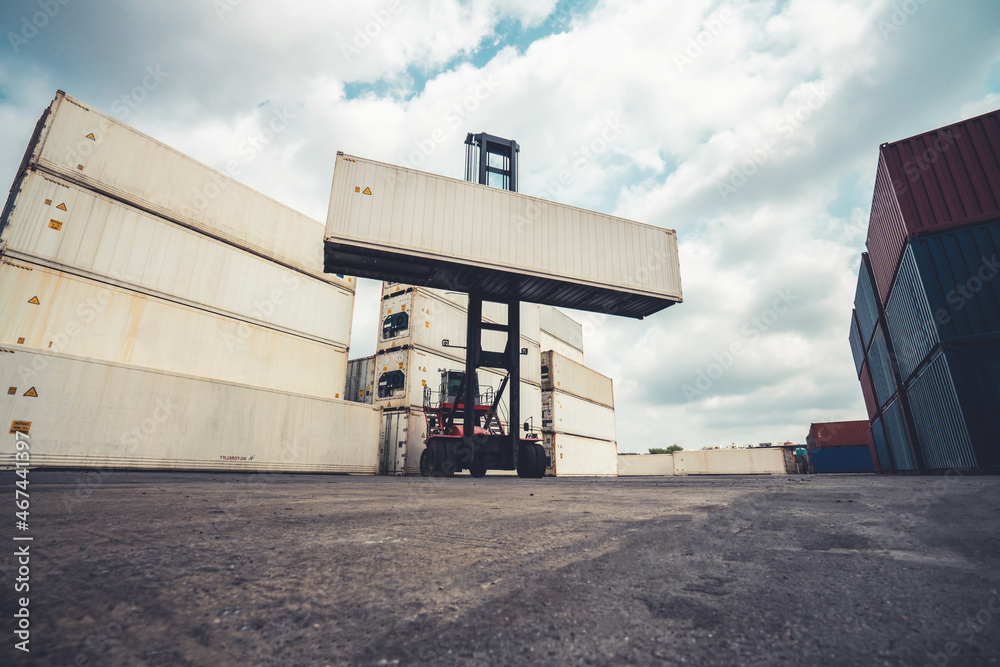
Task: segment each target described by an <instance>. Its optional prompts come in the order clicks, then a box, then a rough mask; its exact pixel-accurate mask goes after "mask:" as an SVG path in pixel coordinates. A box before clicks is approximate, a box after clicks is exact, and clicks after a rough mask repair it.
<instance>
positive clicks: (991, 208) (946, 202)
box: [880, 110, 1000, 235]
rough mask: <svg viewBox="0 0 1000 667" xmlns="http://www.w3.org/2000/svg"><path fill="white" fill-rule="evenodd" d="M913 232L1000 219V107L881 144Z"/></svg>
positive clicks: (897, 198)
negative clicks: (964, 119)
mask: <svg viewBox="0 0 1000 667" xmlns="http://www.w3.org/2000/svg"><path fill="white" fill-rule="evenodd" d="M880 153H881V155H882V157H883V158H884V159H885V162H886V165H887V166H888V171H889V176H890V177H891V180H892V183H893V185H894V190H895V196H896V200H897V201H898V202H899V208H900V211H901V212H902V214H903V221H904V222H905V224H906V229H907V232H908V233H909V234H910V235H916V234H921V233H925V232H935V231H941V230H942V229H946V228H953V227H960V226H962V225H968V224H972V223H976V222H981V221H983V220H986V219H989V218H995V217H1000V110H998V111H993V112H990V113H988V114H985V115H982V116H978V117H976V118H972V119H969V120H966V121H962V122H959V123H955V124H954V125H949V126H947V127H943V128H940V129H937V130H933V131H931V132H926V133H924V134H920V135H917V136H915V137H910V138H909V139H903V140H902V141H896V142H893V143H890V144H883V145H882V147H881V151H880Z"/></svg>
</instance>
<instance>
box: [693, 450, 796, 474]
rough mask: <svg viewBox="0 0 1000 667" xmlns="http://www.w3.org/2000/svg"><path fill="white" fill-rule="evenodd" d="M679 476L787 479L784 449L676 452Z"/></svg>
mask: <svg viewBox="0 0 1000 667" xmlns="http://www.w3.org/2000/svg"><path fill="white" fill-rule="evenodd" d="M674 474H676V475H784V474H786V472H785V457H784V454H782V452H781V450H780V449H763V448H762V449H719V450H699V451H693V452H688V451H681V452H674Z"/></svg>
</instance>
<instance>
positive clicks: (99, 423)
mask: <svg viewBox="0 0 1000 667" xmlns="http://www.w3.org/2000/svg"><path fill="white" fill-rule="evenodd" d="M13 350H14V353H13V354H0V378H2V381H3V382H4V383H5V384H6V385H8V386H10V387H15V388H16V390H17V391H16V392H15V393H14V394H12V395H10V396H8V398H7V400H6V401H4V402H3V403H2V405H0V423H2V424H3V426H4V428H7V427H8V425H10V429H11V430H13V429H15V428H18V429H20V430H22V431H27V433H28V439H29V442H30V447H31V449H30V452H31V463H32V465H34V466H60V467H62V466H65V467H81V466H83V467H103V468H155V469H168V470H187V469H191V470H226V471H239V472H250V471H282V472H339V473H361V474H373V473H374V472H375V470H376V465H377V456H378V433H379V416H378V411H377V410H375V409H373V408H372V407H371V406H367V405H361V404H359V403H348V402H346V401H337V400H327V399H322V398H314V397H308V396H301V395H296V394H289V393H283V392H277V391H270V390H265V389H256V388H252V387H244V386H239V385H233V384H228V383H224V382H215V381H209V380H200V379H195V378H189V377H183V376H179V375H173V374H169V373H162V372H157V371H147V370H142V369H138V368H128V367H125V366H121V365H118V364H110V363H105V362H96V361H87V360H83V359H73V358H69V357H65V356H63V355H60V354H55V353H51V352H49V351H47V350H45V351H27V350H24V349H23V348H22V347H20V346H15V347H14V348H13ZM31 390H34V391H33V392H31ZM29 392H30V393H29ZM26 394H27V395H26ZM14 442H15V439H14V437H13V436H10V437H4V438H3V442H2V443H0V465H4V466H10V465H12V464H13V463H14V451H15V445H14Z"/></svg>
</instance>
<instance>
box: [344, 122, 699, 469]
mask: <svg viewBox="0 0 1000 667" xmlns="http://www.w3.org/2000/svg"><path fill="white" fill-rule="evenodd" d="M466 145H467V161H466V176H467V178H468V179H469V180H470V181H471V180H473V179H474V180H476V181H478V182H477V183H473V182H467V181H460V180H457V179H453V178H446V177H444V176H437V175H434V174H428V173H425V172H420V171H416V170H414V169H408V168H406V167H398V166H393V165H389V164H385V163H382V162H375V161H373V160H366V159H364V158H360V157H354V156H349V155H345V154H344V153H341V152H338V153H337V161H336V166H335V168H334V173H333V186H332V189H331V193H330V209H329V211H328V214H327V223H326V235H325V237H324V241H325V251H324V270H325V271H326V272H327V273H338V274H347V275H355V276H361V277H365V278H372V279H376V280H386V281H395V282H406V283H411V284H414V285H418V286H424V287H434V288H438V289H443V290H451V291H458V292H467V293H468V294H469V305H468V322H467V335H466V360H465V373H464V376H463V378H476V377H477V369H479V368H497V369H503V370H506V371H507V373H508V380H509V382H508V383H507V386H508V388H509V390H510V397H509V400H508V405H509V406H510V419H509V423H510V427H509V429H507V430H506V431H503V430H502V429H500V430H499V431H500V432H496V433H494V432H491V431H490V429H489V428H488V422H487V426H485V427H484V426H483V424H481V423H480V420H481V419H483V418H484V414H482V413H483V412H484V411H483V410H480V409H478V408H477V406H478V405H480V404H481V403H480V401H478V400H477V395H476V382H474V381H469V382H464V381H461V389H460V390H459V391H458V395H457V396H456V397H455V399H454V401H453V403H452V404H451V406H450V409H449V415H448V427H449V434H455V435H461V438H451V439H450V440H451V441H450V442H448V444H447V446H435V447H433V448H429V449H428V451H427V456H428V459H427V460H426V461H425V464H426V465H422V466H421V468H422V471H425V474H431V473H433V474H444V475H450V474H453V473H454V472H457V471H460V470H463V469H468V470H471V471H474V472H475V473H476V474H477V475H479V474H485V472H486V470H489V469H495V470H517V471H518V474H519V475H520V476H522V477H537V476H539V475H538V470H539V469H541V470H542V471H544V469H545V466H544V465H541V462H540V461H539V457H540V456H544V455H540V454H539V453H538V449H541V447H540V446H539V445H538V443H537V440H536V439H534V438H532V439H522V438H521V434H520V431H521V424H520V413H519V402H520V396H519V392H520V385H521V382H520V355H521V354H522V352H523V351H522V350H520V349H519V347H520V345H519V341H520V339H521V337H520V317H519V313H520V302H521V301H522V300H523V301H528V302H532V303H538V304H541V305H549V306H562V307H567V308H576V309H579V310H588V311H593V312H599V313H606V314H609V315H621V316H625V317H634V318H638V319H642V318H643V317H646V316H648V315H652V314H653V313H656V312H658V311H660V310H663V309H664V308H667V307H669V306H671V305H673V304H675V303H680V302H681V301H682V297H681V280H680V264H679V261H678V256H677V233H676V232H675V231H673V230H669V229H663V228H660V227H654V226H651V225H646V224H642V223H638V222H633V221H631V220H625V219H623V218H617V217H613V216H609V215H604V214H601V213H595V212H593V211H587V210H584V209H579V208H575V207H572V206H567V205H564V204H559V203H556V202H552V201H548V200H544V199H538V198H535V197H528V196H525V195H522V194H518V193H517V192H516V188H517V157H518V152H519V150H520V149H519V147H518V145H517V143H516V142H514V141H510V140H506V139H501V138H499V137H494V136H492V135H488V134H485V133H483V134H477V135H472V134H470V135H469V136H468V138H467V139H466ZM493 183H497V184H499V185H500V186H501V187H502V188H503V189H501V188H494V187H489V185H488V184H493ZM484 301H487V302H491V301H492V302H496V303H502V304H506V306H507V313H508V316H507V323H506V324H504V325H501V324H495V323H490V322H484V321H483V317H482V314H483V302H484ZM484 330H486V331H498V332H501V333H504V334H506V336H507V343H506V347H505V349H504V350H503V351H496V350H492V351H491V350H487V349H484V345H483V336H482V332H483V331H484ZM501 391H502V390H501ZM459 416H461V419H462V424H461V426H460V427H459V428H455V427H456V424H457V419H458V417H459ZM486 416H487V417H488V416H489V415H488V413H486ZM465 425H470V426H472V428H465ZM524 428H525V430H529V425H527V424H525V426H524ZM439 444H440V443H439ZM543 451H544V450H543Z"/></svg>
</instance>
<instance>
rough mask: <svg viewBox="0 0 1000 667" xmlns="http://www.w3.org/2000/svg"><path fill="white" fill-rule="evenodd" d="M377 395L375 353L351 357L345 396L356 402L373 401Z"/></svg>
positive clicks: (348, 365) (348, 364)
mask: <svg viewBox="0 0 1000 667" xmlns="http://www.w3.org/2000/svg"><path fill="white" fill-rule="evenodd" d="M374 395H375V355H372V356H370V357H361V358H360V359H349V360H348V362H347V388H346V389H345V390H344V398H346V399H347V400H348V401H353V402H355V403H371V402H373V400H374Z"/></svg>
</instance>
